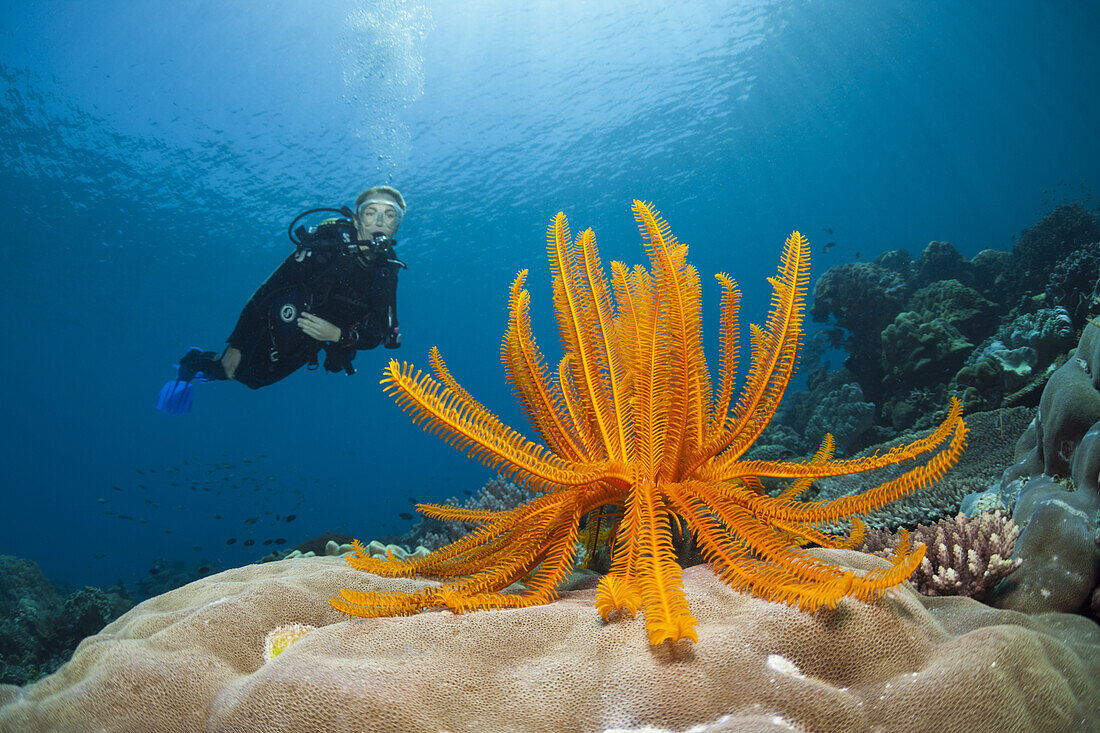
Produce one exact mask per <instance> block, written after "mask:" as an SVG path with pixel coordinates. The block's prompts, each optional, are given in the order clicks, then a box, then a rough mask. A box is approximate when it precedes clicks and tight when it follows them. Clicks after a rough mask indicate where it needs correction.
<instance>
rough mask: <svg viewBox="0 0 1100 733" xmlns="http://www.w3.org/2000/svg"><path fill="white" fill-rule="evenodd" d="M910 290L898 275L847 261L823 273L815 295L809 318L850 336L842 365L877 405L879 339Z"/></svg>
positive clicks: (879, 391)
mask: <svg viewBox="0 0 1100 733" xmlns="http://www.w3.org/2000/svg"><path fill="white" fill-rule="evenodd" d="M909 294H910V287H909V285H908V284H907V283H906V281H905V279H904V278H903V277H902V276H901V275H900V274H899V273H897V272H896V271H894V270H891V269H888V268H886V267H883V266H882V265H880V264H876V263H870V262H850V263H847V264H844V265H837V266H835V267H831V268H829V269H828V270H826V271H825V274H823V275H822V276H821V277H820V278H818V281H817V283H816V284H815V285H814V290H813V307H812V308H811V310H810V314H811V315H812V316H813V319H814V320H815V321H822V322H825V321H829V322H831V323H834V324H836V326H838V327H839V328H841V329H844V331H845V332H846V333H847V334H848V335H847V338H846V340H845V342H844V348H845V350H846V351H847V352H848V354H849V357H848V359H847V360H846V361H845V362H844V366H845V367H846V368H847V369H848V370H849V371H851V372H852V373H853V374H855V375H856V378H857V379H858V380H859V384H860V386H861V387H862V388H863V391H864V393H865V394H867V395H869V396H870V397H871V399H872V401H873V400H876V399H877V398H878V397H879V396H880V393H881V391H882V388H881V386H880V384H881V382H882V379H883V377H884V376H885V372H884V371H883V369H882V360H881V359H880V358H879V352H880V350H881V337H880V334H881V333H882V331H883V330H884V329H885V328H886V326H887V325H889V324H890V323H891V322H893V320H894V317H895V316H896V315H897V314H898V313H900V312H901V311H902V310H903V308H904V305H905V303H906V302H907V301H908V299H909Z"/></svg>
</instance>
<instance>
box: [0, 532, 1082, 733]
mask: <svg viewBox="0 0 1100 733" xmlns="http://www.w3.org/2000/svg"><path fill="white" fill-rule="evenodd" d="M815 553H819V554H820V556H821V557H822V558H826V559H828V560H829V562H832V563H851V564H853V565H854V567H857V568H859V569H860V570H861V571H868V570H871V569H876V568H877V569H885V568H888V567H889V563H888V562H887V561H886V560H882V559H880V558H876V557H873V556H869V555H864V554H862V553H854V552H845V551H835V550H834V551H827V550H817V551H815ZM364 580H366V581H367V582H369V583H370V584H371V587H372V588H373V589H374V590H377V591H379V592H398V591H399V592H408V591H412V590H415V589H417V588H424V587H434V586H435V584H434V583H432V582H430V581H424V580H411V579H382V578H377V577H371V576H365V575H363V574H361V573H357V572H356V571H354V570H352V569H351V568H348V567H347V566H346V565H344V564H342V563H341V562H340V561H339V560H337V559H335V558H321V557H315V558H307V559H296V560H288V561H286V562H279V563H266V564H263V565H250V566H246V567H243V568H239V569H235V570H230V571H226V572H224V573H221V574H219V575H216V576H211V577H208V578H205V579H203V580H200V581H198V582H195V583H192V584H191V585H188V586H186V587H184V588H180V589H177V590H175V591H172V592H171V593H168V594H166V595H164V596H160V597H158V598H154V599H151V600H148V601H145V602H144V603H142V604H141V605H140V606H138V607H137V608H135V609H133V610H131V611H130V612H129V613H128V614H126V615H125V616H123V617H122V618H120V619H118V620H117V621H115V622H113V623H112V624H111V625H110V626H109V627H107V628H106V629H104V630H103V632H102V633H100V634H98V635H97V636H94V637H92V638H90V639H88V640H87V641H86V642H85V643H84V644H82V645H81V646H80V649H79V650H78V651H77V653H76V655H75V656H74V657H73V659H72V661H71V662H69V663H68V664H66V665H65V666H64V667H62V668H61V669H60V670H59V671H58V672H57V673H55V674H54V675H52V676H51V677H49V678H47V679H45V680H42V681H40V682H38V683H37V684H34V685H32V686H29V687H26V688H23V689H18V688H11V687H8V688H4V687H3V686H0V701H3V700H7V702H6V703H2V702H0V730H5V731H7V730H11V731H20V732H21V733H35V732H38V731H50V732H56V733H66V732H68V731H72V732H77V731H80V732H83V731H87V730H105V731H125V732H129V731H154V730H155V731H168V730H171V731H181V732H187V731H196V732H197V731H208V730H220V731H258V730H269V731H274V730H287V731H291V730H293V731H308V730H326V731H335V732H340V731H361V730H370V731H375V732H377V733H398V732H399V733H407V732H408V731H438V730H523V731H532V732H536V731H562V730H569V731H577V732H578V733H585V732H587V731H593V732H595V731H606V730H608V729H630V730H643V729H650V730H652V729H654V728H661V729H666V730H677V731H683V730H688V729H693V730H714V731H717V730H739V731H745V730H806V731H819V730H829V731H838V730H844V731H851V732H852V733H870V731H874V730H890V731H892V732H894V733H905V732H907V731H922V730H923V731H926V730H944V731H959V730H1006V731H1007V730H1012V731H1038V730H1042V731H1043V732H1044V733H1062V732H1063V731H1064V732H1066V733H1082V732H1084V731H1090V730H1092V731H1095V730H1097V725H1098V722H1097V717H1096V712H1097V710H1098V709H1100V707H1098V706H1100V654H1097V649H1098V648H1100V627H1098V626H1097V625H1096V624H1095V623H1093V622H1092V621H1090V620H1088V619H1085V618H1082V617H1080V616H1073V615H1062V614H1055V615H1049V616H1034V617H1032V616H1027V615H1025V614H1021V613H1016V612H1013V611H1003V610H996V609H991V608H989V607H988V606H985V605H982V604H980V603H978V602H976V601H974V600H972V599H969V598H958V597H946V598H929V597H925V596H921V595H918V594H917V593H915V592H914V591H913V590H912V589H909V588H907V587H905V586H902V587H899V588H898V589H897V590H895V591H892V592H891V593H890V594H888V595H887V596H886V597H884V598H881V599H879V600H878V601H876V602H874V603H861V602H857V601H854V600H852V599H843V600H841V602H840V604H839V606H838V608H837V609H834V610H831V611H830V610H822V611H820V612H818V613H815V614H805V613H801V612H799V611H797V610H796V609H793V608H790V607H788V606H786V605H783V604H775V603H770V602H767V601H764V600H761V599H759V598H755V597H754V596H752V595H749V594H741V593H737V592H736V591H733V590H732V589H730V588H729V587H728V586H726V585H725V584H724V583H722V582H721V581H720V580H719V579H718V578H717V577H715V575H714V573H713V572H711V571H710V570H709V569H708V568H706V567H703V566H700V567H697V568H690V569H688V570H686V571H685V572H684V588H685V593H686V595H687V598H688V599H689V601H690V603H691V607H692V610H693V613H695V615H696V616H697V617H698V619H699V624H700V631H701V633H700V639H701V641H700V643H699V644H696V645H694V647H692V648H691V649H690V650H689V651H686V652H684V651H681V650H679V649H676V648H672V649H663V648H656V649H655V648H652V647H650V646H649V644H648V643H647V642H646V639H645V634H644V633H643V629H644V625H645V622H644V620H643V619H641V618H640V617H639V618H634V619H625V620H622V621H620V622H618V623H614V624H605V623H601V622H598V621H597V622H595V623H594V622H593V619H592V614H591V606H592V603H593V602H594V599H595V594H596V592H595V590H593V589H587V590H579V591H570V592H565V593H563V594H562V597H561V598H560V599H559V600H557V601H556V602H554V603H553V604H552V605H550V606H536V607H531V608H522V609H508V610H500V611H486V612H482V613H473V614H461V615H454V614H450V613H446V612H444V613H424V614H419V615H416V616H411V617H407V618H399V619H386V618H383V619H366V620H355V621H348V620H342V619H343V618H344V617H343V616H342V615H341V614H339V613H338V612H336V611H335V610H333V609H332V608H331V607H329V606H328V604H327V603H325V598H327V597H328V596H329V595H331V594H332V593H334V592H335V591H336V590H337V589H339V588H341V587H346V586H347V585H349V584H351V583H354V582H363V581H364ZM288 624H308V625H310V626H315V627H317V628H316V629H314V630H313V631H310V632H309V633H307V634H306V635H305V636H302V637H301V638H300V639H299V640H298V641H297V642H295V643H294V644H293V645H292V646H290V647H288V648H287V649H285V651H283V652H282V653H281V654H279V655H278V656H276V657H274V658H272V659H271V660H270V661H266V662H265V659H264V641H265V638H266V637H267V636H268V634H269V633H270V632H271V631H272V630H273V629H277V628H280V627H285V626H286V625H288ZM693 726H697V727H693Z"/></svg>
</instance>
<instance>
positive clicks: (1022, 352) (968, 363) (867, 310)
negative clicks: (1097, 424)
mask: <svg viewBox="0 0 1100 733" xmlns="http://www.w3.org/2000/svg"><path fill="white" fill-rule="evenodd" d="M1098 267H1100V223H1098V222H1097V219H1096V218H1095V217H1094V216H1093V215H1092V214H1091V213H1090V212H1089V211H1087V210H1086V209H1084V208H1083V207H1081V206H1078V205H1067V206H1061V207H1058V208H1057V209H1055V210H1054V211H1052V212H1051V213H1050V214H1048V215H1047V216H1045V217H1044V218H1043V219H1042V220H1041V221H1039V222H1038V223H1037V224H1035V226H1033V227H1031V228H1030V229H1029V230H1028V231H1027V232H1025V233H1024V234H1023V235H1022V236H1021V237H1020V239H1019V240H1018V241H1017V242H1016V245H1015V247H1014V249H1013V251H1012V252H1004V251H998V250H990V249H987V250H983V251H982V252H980V253H979V254H978V255H976V256H975V257H974V259H973V260H972V261H968V260H967V259H966V258H965V257H963V256H962V255H961V254H960V253H959V252H958V250H957V249H955V247H954V246H952V245H951V244H950V243H948V242H931V243H930V244H929V245H928V246H927V247H926V248H925V249H924V251H923V253H922V254H921V256H920V258H919V259H917V260H914V259H913V258H912V257H911V256H910V255H909V253H908V252H906V251H905V250H891V251H888V252H885V253H883V254H882V255H880V256H879V257H878V258H876V259H875V261H874V262H873V263H848V264H843V265H837V266H836V267H833V268H831V269H830V270H828V271H827V272H826V273H825V274H823V275H822V276H821V278H820V279H819V280H818V282H817V283H816V285H815V286H814V291H813V295H814V302H813V308H812V310H811V313H812V315H813V317H814V320H816V321H819V322H824V323H827V324H829V327H830V329H831V330H830V331H829V334H830V336H831V338H832V340H833V342H834V344H838V345H842V346H843V348H844V350H845V351H846V352H847V354H848V357H847V359H846V360H845V362H844V366H845V368H846V369H847V370H848V371H849V372H850V373H851V374H853V375H854V377H855V381H856V382H857V383H858V385H859V387H860V389H861V391H862V393H863V395H864V399H865V400H867V401H868V402H870V403H872V404H873V405H874V408H875V413H874V424H873V425H872V426H871V428H869V429H867V430H865V431H864V433H863V438H862V440H861V441H857V442H855V443H854V444H853V445H851V448H852V449H853V450H858V449H860V448H863V447H865V446H866V445H868V444H870V443H871V442H874V441H876V440H883V439H888V438H890V437H893V436H896V435H900V434H902V433H904V432H905V431H907V430H910V429H922V428H926V427H928V426H929V425H931V424H932V421H933V420H934V419H935V414H934V413H936V412H937V410H938V409H939V407H938V406H939V405H942V404H943V401H944V399H945V398H946V397H947V396H948V395H950V394H953V393H960V397H961V399H962V400H963V404H964V405H965V407H966V410H967V412H968V413H970V412H974V411H985V410H995V409H998V408H1001V407H1016V406H1027V407H1033V406H1035V405H1036V404H1037V403H1038V400H1039V395H1040V392H1041V390H1042V387H1043V384H1044V383H1045V381H1046V379H1047V378H1048V377H1049V376H1050V374H1051V373H1052V372H1053V371H1054V370H1055V369H1056V368H1058V367H1059V366H1061V365H1062V363H1063V362H1064V360H1065V353H1066V351H1068V350H1069V348H1070V347H1071V346H1072V339H1073V333H1074V330H1075V329H1078V328H1081V327H1082V326H1084V325H1085V323H1086V322H1087V319H1088V317H1089V316H1090V314H1096V313H1100V279H1098V272H1097V269H1098ZM812 366H813V365H812V364H811V367H812ZM813 399H816V400H821V399H823V398H822V397H821V396H817V397H815V398H813ZM802 409H803V411H812V409H813V408H812V406H803V408H802ZM792 416H793V414H792V413H784V417H792ZM792 427H793V426H792Z"/></svg>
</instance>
